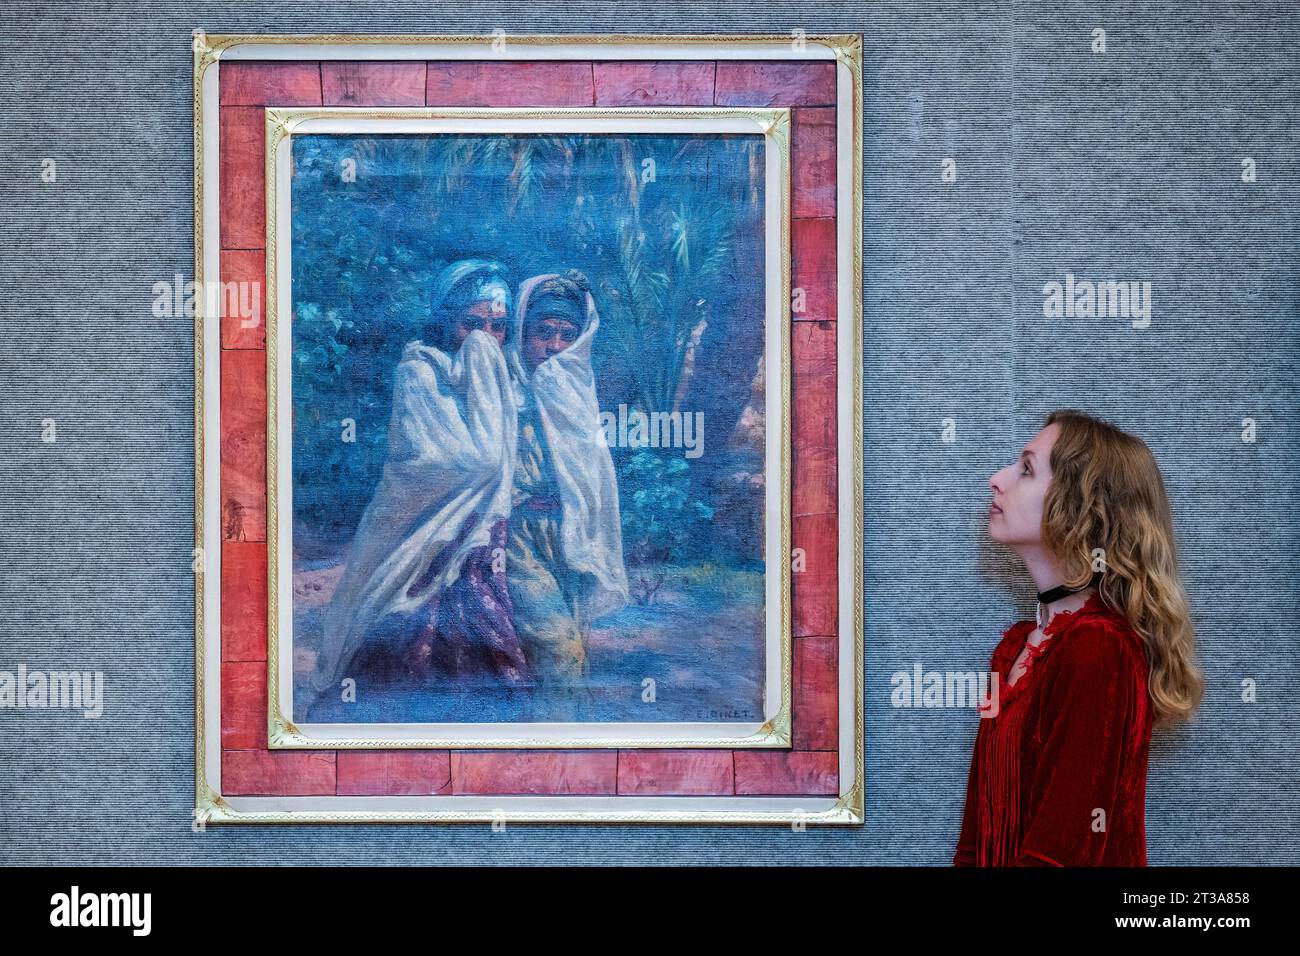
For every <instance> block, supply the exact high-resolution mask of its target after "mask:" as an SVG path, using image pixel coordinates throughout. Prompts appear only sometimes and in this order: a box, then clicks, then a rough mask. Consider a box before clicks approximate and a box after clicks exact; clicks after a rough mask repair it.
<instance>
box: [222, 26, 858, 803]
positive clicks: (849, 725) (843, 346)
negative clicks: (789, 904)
mask: <svg viewBox="0 0 1300 956" xmlns="http://www.w3.org/2000/svg"><path fill="white" fill-rule="evenodd" d="M490 50H491V48H490V45H489V44H486V43H484V44H482V45H471V44H466V45H464V46H457V45H444V44H394V45H379V44H375V45H368V44H360V45H354V44H337V45H330V44H314V43H313V44H289V43H285V44H262V43H257V44H244V45H234V46H231V47H228V48H226V49H225V50H223V51H222V59H226V60H241V59H248V60H254V59H268V60H272V59H321V60H331V59H336V60H460V59H489V58H490V57H491V56H492V54H491V52H490ZM597 53H598V54H599V58H600V59H602V60H675V59H681V60H691V59H713V60H800V59H802V60H833V59H835V51H834V50H833V49H832V48H831V47H829V46H827V45H824V44H822V43H819V42H815V41H809V42H808V44H807V45H806V47H804V48H803V49H802V50H799V51H793V50H792V49H791V45H790V44H789V43H775V42H774V43H771V44H766V43H726V42H718V43H698V44H691V45H687V46H682V45H676V44H671V43H667V44H656V43H644V44H642V43H635V44H633V43H628V44H600V43H599V42H598V41H596V42H593V43H592V44H555V45H532V44H514V45H513V46H512V47H511V51H510V59H512V60H551V59H584V60H585V59H591V58H592V57H593V55H595V54H597ZM219 71H220V62H219V61H218V62H217V63H214V64H213V65H212V66H211V67H210V68H209V69H208V70H207V71H206V72H204V74H203V76H202V86H201V91H200V98H201V103H202V124H203V128H202V138H203V142H204V143H205V144H207V145H208V147H209V148H207V149H205V151H204V154H203V179H204V184H205V185H204V191H203V208H202V223H203V235H204V236H205V237H208V241H206V242H205V245H204V247H203V253H202V263H203V275H204V278H205V280H208V281H214V282H216V281H220V266H221V250H220V241H219V238H218V237H219V236H220V218H219V197H220V171H221V170H220V152H219V150H218V149H217V148H216V146H217V143H218V135H219V130H220V114H219V98H218V75H219ZM836 83H837V94H836V97H837V103H836V107H837V108H836V171H837V198H836V216H837V218H836V281H837V285H836V288H837V295H836V298H837V315H838V318H839V321H838V323H837V333H838V334H837V337H836V354H837V377H836V381H837V415H838V417H837V448H838V455H839V459H838V460H839V462H840V463H841V467H839V469H838V470H837V474H838V489H837V490H838V502H839V505H840V508H839V512H838V532H839V546H838V552H839V554H838V572H839V581H840V587H839V594H838V602H839V603H838V610H839V615H838V617H839V630H838V651H839V653H838V673H839V712H838V718H839V754H838V757H839V760H838V764H839V780H840V786H839V790H840V791H841V792H842V793H848V792H849V790H850V788H852V787H853V786H854V785H855V783H856V782H859V781H861V780H862V775H863V773H864V768H863V767H862V766H860V765H859V760H858V744H859V743H860V741H859V740H858V739H857V736H858V733H859V730H860V729H865V728H860V726H859V722H858V720H857V714H856V712H855V709H856V700H857V684H858V679H859V674H858V673H857V671H858V661H857V656H856V647H857V645H858V644H859V643H860V642H861V640H862V635H861V634H860V633H859V632H858V631H857V630H856V629H855V626H854V622H855V621H856V619H857V615H856V610H857V602H858V601H859V600H861V599H862V595H860V594H856V593H855V591H854V587H850V586H848V582H856V579H857V575H856V573H855V571H856V560H857V556H856V553H855V549H856V547H857V542H858V540H859V535H860V532H861V528H860V527H858V524H857V523H858V518H859V515H860V513H861V512H860V509H861V501H860V499H859V500H856V501H855V498H856V496H857V495H858V492H859V489H858V488H857V487H856V476H855V472H856V471H857V468H856V467H855V466H854V464H853V456H854V455H855V454H856V453H857V452H856V450H855V447H854V446H855V440H854V426H855V424H858V423H859V422H860V419H861V416H862V412H863V410H862V408H861V407H859V406H858V403H857V396H856V387H857V382H858V379H859V376H860V375H861V362H862V358H863V357H862V355H861V354H858V352H857V338H858V337H857V335H855V334H853V329H852V325H853V322H854V321H855V317H856V316H857V315H858V312H857V307H856V303H855V301H854V296H855V284H854V281H853V280H854V275H855V272H854V268H855V266H857V265H859V263H857V262H855V257H856V255H857V253H856V251H855V248H854V226H855V222H854V220H855V218H856V216H857V209H856V208H855V202H854V195H853V186H854V173H855V170H854V165H855V163H856V162H857V155H856V149H855V142H854V121H855V118H856V117H855V113H856V108H857V104H856V103H855V102H854V95H853V83H854V78H853V74H852V71H851V70H850V68H849V66H848V65H847V64H846V63H844V62H839V63H838V64H837V66H836ZM845 325H848V326H850V328H849V329H848V330H847V331H846V330H845V328H844V327H845ZM203 344H204V352H203V354H204V368H203V370H202V375H203V381H204V395H206V396H208V399H207V400H206V401H205V403H204V408H203V427H204V434H205V435H206V436H207V438H206V440H205V444H204V447H203V451H202V469H203V476H204V502H203V505H204V507H203V519H202V520H203V541H204V542H205V543H206V547H207V556H206V557H205V558H204V574H203V579H202V591H203V599H204V605H203V608H204V610H203V622H202V624H203V648H204V654H203V675H202V677H203V715H204V720H203V727H202V744H203V749H202V753H201V754H199V755H198V757H199V759H200V760H201V761H202V768H203V779H204V780H205V782H206V784H207V786H208V787H209V788H210V789H211V790H212V791H213V793H215V794H217V795H219V796H220V799H221V801H222V803H223V804H224V807H225V814H226V815H225V819H227V820H229V821H230V822H249V823H258V822H272V821H281V822H289V821H291V820H293V819H294V818H295V817H296V818H297V819H300V820H303V821H304V822H307V821H314V820H322V819H329V820H333V821H338V822H347V821H349V820H354V821H357V822H364V821H366V820H370V819H375V818H377V816H378V815H384V819H388V820H394V821H398V820H401V819H409V820H410V821H412V822H417V821H423V820H446V821H449V822H454V821H459V822H475V821H480V822H481V821H489V822H490V821H492V820H494V819H496V818H497V816H498V815H499V814H503V813H504V814H506V815H507V817H508V818H509V819H512V820H520V821H537V822H565V821H570V822H588V821H591V822H594V821H608V822H618V821H620V820H627V821H628V822H633V821H638V822H639V821H645V820H658V821H662V822H665V823H671V822H694V823H733V822H742V823H744V822H750V823H762V822H768V823H785V822H787V821H789V820H791V819H795V820H798V819H803V818H804V817H805V815H809V816H811V817H812V818H813V820H812V822H815V821H816V819H817V815H819V814H822V815H826V816H827V818H828V819H830V820H832V822H838V823H846V822H862V821H861V819H857V820H851V819H848V818H845V817H842V816H841V817H836V816H835V812H836V807H837V805H838V804H839V798H838V797H834V796H826V797H810V796H791V797H751V796H683V797H608V796H567V795H546V796H510V797H481V796H439V797H395V796H387V797H345V796H326V797H307V796H284V797H235V796H224V795H222V787H221V561H220V542H221V526H220V513H221V509H220V500H219V499H220V478H221V461H220V435H221V416H220V401H219V396H220V394H221V392H220V384H221V379H220V354H221V328H220V319H219V317H218V316H215V315H208V316H206V318H205V321H204V327H203ZM214 545H215V547H214ZM214 556H215V558H214ZM286 815H287V816H286Z"/></svg>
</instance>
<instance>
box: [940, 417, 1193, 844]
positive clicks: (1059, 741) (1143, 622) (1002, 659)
mask: <svg viewBox="0 0 1300 956" xmlns="http://www.w3.org/2000/svg"><path fill="white" fill-rule="evenodd" d="M989 487H990V488H991V489H992V493H993V500H992V504H991V506H990V509H989V536H990V537H991V538H992V539H993V540H994V541H996V542H998V543H1000V544H1002V545H1004V546H1005V547H1007V548H1008V549H1009V550H1011V551H1012V552H1014V553H1015V554H1016V555H1017V556H1018V557H1019V558H1020V560H1021V562H1023V564H1024V566H1025V570H1026V571H1027V572H1028V573H1029V576H1030V577H1031V578H1032V579H1033V582H1034V587H1035V589H1036V590H1037V591H1038V611H1037V614H1036V620H1034V621H1017V622H1016V623H1015V624H1013V625H1011V627H1010V628H1008V629H1007V630H1006V632H1005V633H1004V634H1003V638H1002V641H1001V642H1000V643H999V644H998V646H997V648H996V649H995V650H994V652H993V659H992V664H991V667H990V670H991V671H992V673H993V675H994V679H995V680H997V681H998V694H997V696H996V697H994V698H991V699H992V700H995V701H996V707H995V708H994V707H990V712H989V713H986V714H985V715H984V716H985V717H986V718H987V719H984V720H981V721H980V727H979V732H978V733H977V735H976V739H975V750H974V753H973V755H972V757H971V766H970V774H969V778H968V781H967V785H966V806H965V811H964V814H963V817H962V827H961V836H960V838H959V840H958V843H957V851H956V854H955V855H954V857H953V863H954V864H955V865H957V866H1145V865H1146V834H1145V820H1144V818H1145V812H1146V776H1147V754H1148V750H1149V746H1150V741H1151V732H1152V729H1153V727H1162V726H1166V725H1170V724H1173V723H1176V722H1178V721H1181V720H1190V719H1191V717H1192V715H1193V714H1194V713H1195V711H1196V709H1197V707H1198V705H1199V703H1200V699H1201V695H1202V693H1203V690H1204V679H1203V677H1202V676H1201V673H1200V671H1199V670H1198V669H1197V666H1196V663H1195V660H1194V658H1195V634H1194V631H1193V628H1192V622H1191V615H1190V612H1189V608H1188V602H1187V595H1186V593H1185V591H1184V589H1183V585H1182V581H1181V579H1180V574H1179V569H1178V557H1177V548H1176V545H1175V537H1174V528H1173V518H1172V515H1171V512H1170V508H1169V501H1168V498H1167V497H1166V495H1165V488H1164V482H1163V480H1162V479H1161V476H1160V469H1159V468H1158V466H1157V465H1156V461H1155V458H1154V457H1153V456H1152V454H1151V450H1150V449H1149V448H1147V446H1146V444H1144V443H1143V442H1142V441H1141V439H1138V438H1135V437H1134V436H1132V435H1129V434H1127V433H1125V432H1123V431H1120V430H1119V429H1118V428H1115V427H1114V426H1113V425H1110V424H1108V423H1106V422H1102V421H1099V420H1097V419H1095V418H1092V417H1090V416H1088V415H1085V414H1083V413H1081V412H1076V411H1056V412H1053V413H1052V414H1051V415H1050V416H1049V417H1048V419H1047V424H1046V426H1045V427H1044V428H1043V429H1042V430H1041V431H1040V432H1039V433H1038V434H1037V435H1035V436H1034V438H1033V440H1032V441H1030V442H1029V444H1028V445H1026V446H1025V448H1024V450H1023V451H1022V452H1021V454H1020V457H1019V459H1018V460H1017V461H1016V462H1015V463H1014V464H1012V465H1008V466H1007V467H1006V468H1003V469H1002V470H1001V471H999V472H997V474H995V475H993V477H992V478H990V479H989Z"/></svg>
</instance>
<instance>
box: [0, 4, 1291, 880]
mask: <svg viewBox="0 0 1300 956" xmlns="http://www.w3.org/2000/svg"><path fill="white" fill-rule="evenodd" d="M117 6H120V5H109V4H75V3H72V4H53V3H35V4H12V5H7V6H6V7H5V9H4V12H3V14H2V16H3V29H2V30H0V117H2V119H0V158H2V161H0V195H2V196H3V209H4V214H3V236H4V239H3V244H0V279H2V280H3V282H2V285H0V668H12V667H13V666H14V665H16V664H17V663H18V662H25V663H28V664H29V665H31V666H33V667H36V666H41V667H47V668H54V667H65V668H77V669H101V670H103V671H104V672H105V673H106V674H107V679H108V695H109V701H108V711H107V713H106V714H105V716H104V717H103V718H101V719H100V720H97V721H95V720H84V719H82V718H81V717H79V716H68V715H67V714H66V713H61V712H58V711H44V712H42V711H25V712H21V713H20V712H15V711H0V861H13V862H65V863H91V862H110V861H124V862H131V863H168V862H186V863H211V862H256V861H265V862H273V861H295V862H307V863H351V862H380V863H382V862H486V863H498V862H499V863H507V862H556V861H559V860H573V861H578V860H587V861H591V862H616V863H640V862H691V863H702V862H748V863H774V862H782V863H817V862H844V863H854V862H860V863H897V864H943V863H946V862H947V861H948V860H949V859H950V856H951V852H952V846H953V843H954V840H955V838H956V828H957V819H958V812H959V807H960V804H961V799H962V796H963V792H964V786H965V773H966V769H967V765H968V760H969V753H970V745H971V741H972V739H973V735H974V732H975V725H976V717H975V715H974V713H973V712H971V711H944V710H919V711H906V710H893V709H891V708H890V706H889V689H890V685H889V675H890V674H891V673H892V672H893V671H895V670H897V669H900V668H907V667H910V666H911V665H912V663H913V662H915V661H920V662H922V663H923V664H924V665H925V666H927V667H938V668H941V669H946V668H949V667H962V668H965V667H974V668H979V667H982V666H983V665H984V663H985V662H986V661H987V659H988V654H989V652H990V650H991V649H992V646H993V644H994V643H995V642H996V640H997V638H998V635H999V633H1000V632H1001V630H1002V629H1003V628H1004V627H1005V626H1006V625H1007V624H1008V623H1010V621H1012V620H1014V619H1015V618H1016V617H1025V616H1029V614H1031V613H1032V606H1031V604H1030V603H1029V601H1030V600H1032V590H1031V588H1030V586H1029V583H1028V580H1027V579H1023V580H1022V576H1021V575H1019V574H1018V573H1017V571H1018V569H1016V568H1013V567H1011V566H1009V563H1008V561H1007V559H1006V557H1005V555H1003V554H1001V553H999V552H997V551H995V550H993V549H992V548H991V547H990V546H989V545H988V544H987V543H986V542H985V541H984V538H983V527H984V517H983V516H984V510H985V507H986V504H987V498H988V494H987V486H986V481H987V478H988V476H989V474H990V473H992V472H993V471H994V470H995V469H996V468H998V467H1000V466H1001V465H1002V464H1004V463H1006V462H1007V461H1009V460H1010V456H1012V455H1013V454H1014V453H1015V452H1016V451H1017V450H1018V449H1019V448H1020V446H1021V445H1022V444H1023V443H1024V442H1025V441H1026V440H1027V439H1028V438H1029V437H1030V436H1031V435H1032V434H1033V432H1034V431H1035V430H1036V429H1037V427H1038V425H1039V423H1040V422H1041V419H1042V417H1043V415H1044V414H1045V413H1046V412H1047V411H1048V410H1050V409H1051V408H1053V407H1056V406H1061V405H1069V406H1077V407H1082V408H1084V409H1088V410H1091V411H1093V412H1096V413H1099V414H1102V415H1105V416H1107V417H1110V418H1112V419H1113V420H1115V421H1116V422H1117V423H1118V424H1120V425H1121V426H1123V427H1126V428H1130V429H1132V430H1135V431H1136V432H1137V433H1138V434H1140V435H1142V436H1143V437H1144V438H1145V439H1146V440H1147V441H1148V442H1149V443H1150V444H1151V445H1152V447H1153V448H1154V449H1155V451H1156V453H1157V456H1158V457H1159V458H1160V460H1161V462H1162V464H1163V467H1164V468H1165V471H1166V476H1167V480H1168V483H1169V487H1170V491H1171V494H1172V496H1173V499H1174V505H1175V509H1176V515H1177V520H1178V524H1179V528H1180V534H1181V538H1182V545H1183V549H1184V560H1185V566H1186V573H1187V579H1188V584H1189V589H1190V591H1191V594H1192V597H1193V600H1194V603H1195V609H1196V620H1197V624H1198V626H1199V633H1200V640H1201V654H1202V657H1203V660H1204V663H1205V667H1206V671H1207V674H1208V677H1209V690H1208V693H1207V698H1206V703H1205V707H1204V709H1203V712H1202V714H1201V715H1200V717H1199V718H1198V719H1197V721H1196V723H1195V724H1194V725H1193V726H1191V727H1190V728H1188V729H1186V730H1184V731H1181V732H1179V733H1177V734H1176V735H1172V736H1163V737H1157V739H1156V742H1155V744H1154V746H1153V752H1152V758H1151V770H1150V783H1149V795H1148V845H1149V855H1150V859H1151V862H1152V863H1153V864H1176V863H1197V862H1224V863H1297V862H1300V852H1298V851H1300V832H1298V831H1300V787H1297V768H1298V765H1300V761H1298V760H1297V748H1298V746H1300V744H1297V740H1300V719H1298V718H1297V716H1296V714H1297V708H1296V706H1295V704H1296V700H1295V696H1296V687H1297V685H1298V678H1300V672H1298V668H1297V653H1296V652H1297V632H1298V629H1300V625H1298V624H1297V616H1298V613H1297V612H1300V600H1298V595H1300V586H1297V583H1296V582H1297V577H1298V574H1300V540H1297V539H1298V537H1300V520H1298V518H1297V514H1296V509H1295V502H1296V497H1297V496H1296V491H1297V487H1296V486H1297V483H1300V478H1298V477H1297V469H1296V464H1297V456H1298V454H1300V435H1298V434H1297V384H1296V371H1295V368H1296V361H1297V358H1298V357H1300V331H1298V330H1297V293H1298V291H1300V290H1298V289H1297V271H1298V266H1300V260H1298V257H1297V245H1298V244H1297V238H1298V233H1300V226H1298V225H1297V222H1298V219H1297V209H1298V197H1300V191H1298V190H1300V162H1298V160H1297V155H1298V153H1297V146H1300V122H1298V120H1300V97H1298V95H1297V94H1298V93H1300V60H1298V58H1297V56H1296V49H1297V44H1298V43H1300V28H1298V27H1297V17H1296V15H1295V13H1296V11H1295V9H1294V6H1293V5H1291V4H1288V3H1281V2H1279V3H1259V4H1253V3H1208V2H1200V3H1166V4H1130V3H1114V4H1112V3H1104V2H1087V3H1063V4H1053V5H1051V6H1050V9H1049V7H1048V5H1045V4H1031V3H1014V4H996V5H993V4H986V5H976V4H956V3H953V4H939V3H895V4H884V5H875V4H873V5H866V4H858V3H820V4H818V3H781V4H775V3H773V4H765V5H761V6H760V5H757V4H754V3H752V2H744V3H691V4H681V3H656V4H646V3H636V4H626V5H619V6H617V7H615V6H614V5H603V4H595V3H580V4H565V5H556V4H545V5H544V4H530V5H528V6H527V8H526V12H525V10H524V8H518V9H512V8H514V7H516V5H514V4H505V3H501V4H492V3H461V4H456V5H436V4H435V5H430V4H428V3H424V2H414V3H413V2H397V3H384V4H380V3H354V4H326V3H313V4H298V3H288V2H278V3H276V2H258V3H233V2H230V3H220V4H215V3H214V4H204V3H185V4H181V3H142V4H138V5H137V6H136V9H135V10H134V11H133V12H130V11H123V10H121V9H112V7H117ZM196 26H201V27H203V28H205V29H206V30H208V31H209V32H217V33H221V32H336V31H343V32H377V33H389V32H440V31H441V32H489V31H490V30H492V29H493V28H495V27H498V26H499V27H503V28H505V29H506V30H507V31H508V32H529V31H534V32H561V31H572V30H590V31H593V32H599V31H602V30H604V31H619V32H621V31H633V30H635V31H651V32H654V31H662V32H754V31H788V30H790V29H793V28H796V27H802V28H804V29H806V30H808V31H809V32H816V31H825V32H838V31H845V32H850V31H851V32H861V33H863V34H865V36H866V127H865V128H866V220H867V221H866V250H865V251H866V262H865V275H866V330H865V332H866V354H865V356H864V361H865V363H866V364H865V368H866V408H865V412H864V413H865V430H866V556H865V557H866V565H867V576H866V595H865V598H866V618H867V626H866V641H867V659H868V660H867V667H868V671H867V707H868V713H867V725H868V740H867V812H868V824H867V826H866V828H865V829H861V830H854V831H843V830H835V831H831V830H822V831H812V832H808V833H803V834H794V833H790V832H785V831H781V830H752V829H749V830H745V829H742V830H733V829H694V830H680V829H671V828H660V829H623V828H604V829H596V830H582V829H573V828H568V829H565V828H560V829H529V828H524V827H516V828H512V829H511V830H509V831H508V832H507V833H506V834H504V835H502V834H493V833H491V832H489V830H488V828H486V827H482V828H462V829H440V828H433V827H429V828H419V827H408V828H364V827H362V828H351V829H344V828H335V829H328V828H302V829H295V828H286V829H266V828H249V829H243V828H225V829H209V830H208V832H207V833H205V834H201V835H196V834H192V833H191V832H190V826H189V813H190V806H191V789H192V783H193V771H192V761H193V747H192V739H193V737H192V725H193V718H192V688H193V685H192V676H193V663H192V652H193V649H192V643H191V638H192V630H191V628H192V613H193V606H192V597H191V583H192V579H191V576H190V572H189V560H190V558H189V552H190V547H191V518H192V487H193V486H192V481H193V468H192V457H191V455H192V444H191V440H192V418H191V415H192V401H193V399H192V387H193V379H192V360H191V351H190V350H191V346H192V336H191V330H190V328H189V326H188V325H187V324H185V322H184V321H175V320H162V319H155V318H153V317H152V316H151V315H150V311H149V305H150V302H151V286H152V284H153V282H155V281H156V280H159V279H166V278H169V277H170V276H171V275H172V274H173V273H175V272H182V273H186V274H188V273H189V271H190V269H191V262H192V260H191V256H192V241H191V208H192V207H191V202H192V194H191V185H192V184H191V113H190V109H191V104H190V65H191V61H190V51H189V33H190V30H191V29H192V28H193V27H196ZM1094 27H1102V28H1104V29H1105V30H1106V32H1107V52H1106V53H1105V54H1104V55H1098V54H1094V53H1092V52H1091V51H1090V49H1089V44H1090V36H1089V33H1090V31H1091V30H1092V29H1093V28H1094ZM949 156H951V157H953V158H955V159H956V161H957V164H958V176H959V178H958V181H957V182H956V183H955V184H952V185H943V184H941V183H940V181H939V165H940V162H941V160H942V159H943V158H944V157H949ZM1247 156H1249V157H1252V158H1254V159H1255V160H1256V162H1257V164H1258V182H1257V183H1255V184H1253V185H1246V184H1243V183H1242V182H1241V179H1240V172H1241V160H1242V158H1243V157H1247ZM46 157H52V158H54V159H56V160H57V162H58V172H59V181H58V183H57V184H56V185H43V184H42V183H41V182H40V179H39V171H40V163H41V160H42V159H43V158H46ZM1066 272H1072V273H1074V274H1075V275H1077V276H1080V277H1088V278H1098V279H1137V280H1149V281H1150V282H1151V283H1152V296H1153V303H1154V313H1153V316H1152V322H1151V326H1150V328H1148V329H1145V330H1141V331H1139V330H1134V329H1132V328H1131V327H1128V326H1127V325H1126V323H1124V322H1123V321H1122V320H1119V319H1113V320H1111V319H1106V320H1084V319H1060V320H1053V319H1045V318H1044V317H1043V315H1042V302H1043V297H1042V293H1041V289H1042V286H1043V283H1044V282H1046V281H1048V280H1049V279H1052V278H1062V277H1063V276H1064V274H1065V273H1066ZM1244 417H1252V418H1254V419H1256V420H1257V421H1258V423H1259V425H1258V428H1259V439H1258V441H1257V442H1256V443H1255V444H1244V443H1243V442H1242V441H1241V440H1240V435H1239V433H1240V428H1241V425H1240V423H1241V420H1242V418H1244ZM44 418H53V419H55V420H56V422H57V425H58V429H59V431H58V438H59V440H58V442H57V443H55V444H44V443H42V442H41V441H40V440H39V435H40V422H41V420H42V419H44ZM945 418H952V419H955V420H956V422H957V428H958V439H959V440H958V441H957V442H956V443H955V444H945V443H943V442H941V441H940V440H939V429H940V422H941V420H942V419H945ZM1245 678H1253V679H1254V680H1256V681H1257V682H1258V686H1259V699H1258V702H1256V703H1254V704H1245V703H1242V702H1241V700H1240V690H1239V685H1240V682H1241V681H1242V680H1243V679H1245Z"/></svg>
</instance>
